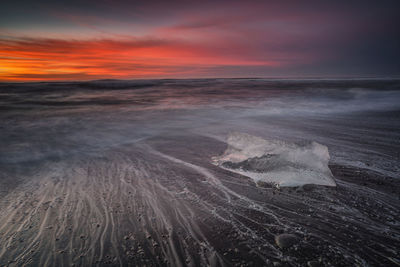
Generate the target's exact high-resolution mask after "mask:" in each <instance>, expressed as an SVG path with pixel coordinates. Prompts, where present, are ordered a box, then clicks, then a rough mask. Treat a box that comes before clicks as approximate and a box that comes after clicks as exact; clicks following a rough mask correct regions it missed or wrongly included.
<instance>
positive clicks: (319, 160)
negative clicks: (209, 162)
mask: <svg viewBox="0 0 400 267" xmlns="http://www.w3.org/2000/svg"><path fill="white" fill-rule="evenodd" d="M227 143H228V148H227V149H226V151H225V152H224V154H223V155H222V156H219V157H214V158H213V163H214V164H215V165H217V166H220V167H221V168H224V169H227V170H230V171H232V172H235V173H240V174H242V175H245V176H248V177H250V178H252V179H254V180H255V181H256V182H258V181H262V182H265V183H272V184H275V185H277V186H301V185H305V184H316V185H326V186H336V183H335V181H334V178H333V175H332V173H331V170H330V169H329V167H328V163H329V158H330V157H329V152H328V148H327V147H326V146H324V145H321V144H318V143H317V142H304V143H301V144H298V143H288V142H283V141H276V140H265V139H262V138H260V137H256V136H252V135H249V134H246V133H238V132H235V133H232V134H230V135H229V136H228V139H227Z"/></svg>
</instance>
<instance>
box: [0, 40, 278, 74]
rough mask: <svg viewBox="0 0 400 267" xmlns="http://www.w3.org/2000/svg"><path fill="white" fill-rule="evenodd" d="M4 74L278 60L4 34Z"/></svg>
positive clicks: (147, 70) (134, 70)
mask: <svg viewBox="0 0 400 267" xmlns="http://www.w3.org/2000/svg"><path fill="white" fill-rule="evenodd" d="M0 61H1V67H0V79H1V80H20V81H21V80H65V79H83V80H84V79H94V78H104V77H107V78H110V77H111V78H146V77H170V76H182V75H185V74H186V73H188V72H189V74H190V73H193V72H195V70H196V68H198V69H199V70H201V71H203V70H204V68H206V67H207V66H209V67H215V66H225V65H228V66H229V65H234V66H235V65H277V64H278V63H277V62H270V61H267V60H254V59H247V58H246V57H243V56H240V55H232V54H229V53H228V54H226V53H221V51H220V48H218V47H217V48H215V47H211V46H209V45H198V44H194V43H189V42H184V41H177V40H166V39H155V38H146V39H144V38H143V39H137V38H131V39H92V40H68V41H67V40H61V39H34V38H20V39H3V40H0Z"/></svg>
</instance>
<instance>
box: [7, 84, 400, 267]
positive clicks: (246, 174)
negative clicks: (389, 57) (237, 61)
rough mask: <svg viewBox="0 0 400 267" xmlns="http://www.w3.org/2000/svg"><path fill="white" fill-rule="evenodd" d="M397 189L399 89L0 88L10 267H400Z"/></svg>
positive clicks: (279, 86)
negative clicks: (283, 238)
mask: <svg viewBox="0 0 400 267" xmlns="http://www.w3.org/2000/svg"><path fill="white" fill-rule="evenodd" d="M399 179H400V80H393V79H342V80H334V79H303V80H297V79H183V80H172V79H166V80H132V81H122V80H99V81H88V82H40V83H39V82H38V83H0V265H1V266H3V265H7V264H9V265H11V266H21V265H24V264H26V265H27V266H43V265H49V266H67V265H68V266H71V264H75V266H91V265H99V266H103V265H104V266H106V265H107V266H143V265H147V266H160V265H161V266H165V265H166V266H210V265H211V266H235V265H237V266H240V265H244V266H246V265H248V266H260V265H274V266H279V264H281V265H282V266H307V264H308V265H309V266H319V265H321V266H327V265H333V266H355V265H360V266H384V265H385V266H390V265H393V266H396V265H398V264H400V256H399V254H398V248H399V247H400V225H399V222H400V217H399V212H400V197H399V196H400V194H399V193H400V180H399ZM280 234H289V235H291V236H292V238H293V240H294V241H293V243H294V244H293V245H290V246H288V247H284V248H283V247H281V246H280V245H279V244H278V243H279V242H277V241H276V238H277V236H279V235H280ZM312 264H319V265H312Z"/></svg>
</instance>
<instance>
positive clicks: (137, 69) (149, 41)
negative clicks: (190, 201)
mask: <svg viewBox="0 0 400 267" xmlns="http://www.w3.org/2000/svg"><path fill="white" fill-rule="evenodd" d="M367 2H373V3H367ZM398 14H400V1H112V0H97V1H88V0H84V1H77V0H71V1H64V3H63V1H54V0H52V1H46V0H36V1H33V0H32V1H26V0H25V1H24V0H21V1H3V2H2V4H1V8H0V81H49V80H94V79H138V78H202V77H393V76H397V77H398V76H399V75H400V30H399V28H400V27H399V25H400V16H399V15H398Z"/></svg>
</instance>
